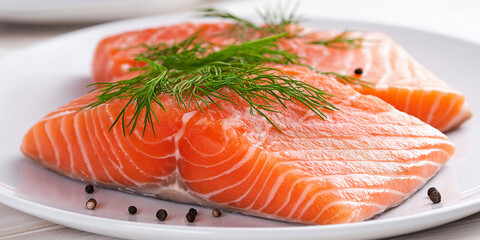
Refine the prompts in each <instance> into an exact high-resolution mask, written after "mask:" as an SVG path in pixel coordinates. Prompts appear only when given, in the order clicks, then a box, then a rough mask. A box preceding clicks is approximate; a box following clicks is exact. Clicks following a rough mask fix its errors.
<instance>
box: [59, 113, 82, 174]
mask: <svg viewBox="0 0 480 240" xmlns="http://www.w3.org/2000/svg"><path fill="white" fill-rule="evenodd" d="M66 119H67V118H66V117H62V118H61V119H60V132H61V133H62V136H63V138H64V139H65V144H66V145H67V150H68V155H69V157H70V158H69V160H70V171H72V174H73V175H79V174H78V173H77V169H75V164H74V162H73V161H74V159H73V149H72V146H71V144H69V142H68V138H67V135H66V129H65V128H66V123H65V121H66Z"/></svg>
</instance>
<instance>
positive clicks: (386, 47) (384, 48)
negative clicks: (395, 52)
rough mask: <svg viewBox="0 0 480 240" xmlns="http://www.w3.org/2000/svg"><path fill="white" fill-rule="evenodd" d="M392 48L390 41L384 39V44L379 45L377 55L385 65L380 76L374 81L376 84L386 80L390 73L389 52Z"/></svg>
mask: <svg viewBox="0 0 480 240" xmlns="http://www.w3.org/2000/svg"><path fill="white" fill-rule="evenodd" d="M391 50H392V41H385V42H384V44H381V45H380V47H379V51H380V52H379V55H380V56H382V57H383V61H382V62H383V63H384V67H385V69H384V70H385V71H384V73H383V75H382V78H380V80H379V81H378V82H377V83H376V84H378V85H382V84H383V83H385V82H386V81H387V79H388V78H389V77H390V75H391V73H392V66H391V61H390V52H391Z"/></svg>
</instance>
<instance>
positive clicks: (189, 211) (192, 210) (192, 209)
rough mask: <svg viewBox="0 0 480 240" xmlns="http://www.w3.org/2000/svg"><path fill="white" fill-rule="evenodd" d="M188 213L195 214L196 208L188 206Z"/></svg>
mask: <svg viewBox="0 0 480 240" xmlns="http://www.w3.org/2000/svg"><path fill="white" fill-rule="evenodd" d="M188 213H190V214H192V215H193V216H197V209H195V208H190V209H189V210H188Z"/></svg>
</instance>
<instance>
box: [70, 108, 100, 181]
mask: <svg viewBox="0 0 480 240" xmlns="http://www.w3.org/2000/svg"><path fill="white" fill-rule="evenodd" d="M81 114H84V113H78V114H77V115H75V116H74V117H73V128H74V129H75V131H74V132H75V137H76V138H77V144H78V147H79V148H80V152H81V154H82V156H83V159H84V160H86V161H84V162H85V164H86V165H87V169H88V171H90V174H91V176H92V180H93V182H97V181H98V178H97V176H96V175H95V172H94V171H93V168H92V163H91V162H90V159H89V158H88V155H87V152H86V150H85V146H84V143H83V141H82V139H81V137H80V126H79V125H78V124H79V123H78V121H79V120H78V118H79V116H80V115H81ZM79 160H80V159H79ZM80 161H81V160H80Z"/></svg>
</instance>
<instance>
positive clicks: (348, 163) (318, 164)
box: [278, 152, 443, 174]
mask: <svg viewBox="0 0 480 240" xmlns="http://www.w3.org/2000/svg"><path fill="white" fill-rule="evenodd" d="M435 153H437V152H435ZM278 164H281V165H297V166H298V167H303V168H305V167H315V168H320V169H325V172H324V173H328V174H333V173H334V172H333V171H332V172H328V171H327V170H326V169H335V168H334V167H331V165H340V166H343V167H349V168H350V169H351V170H355V169H358V167H359V166H365V167H372V166H375V165H377V166H388V167H390V168H389V169H390V170H393V172H394V173H395V172H400V171H401V170H402V169H405V168H412V167H419V166H424V165H433V166H435V167H437V168H438V167H440V166H442V165H443V164H439V163H436V162H433V161H431V160H421V161H418V160H412V161H408V162H395V161H368V160H322V159H319V160H318V161H315V160H313V161H305V160H298V161H285V162H281V163H278ZM324 165H330V167H331V168H322V167H328V166H324ZM393 167H396V168H397V169H393ZM366 169H367V171H365V172H363V173H367V174H376V173H374V172H368V169H369V168H366ZM362 170H363V169H362Z"/></svg>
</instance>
